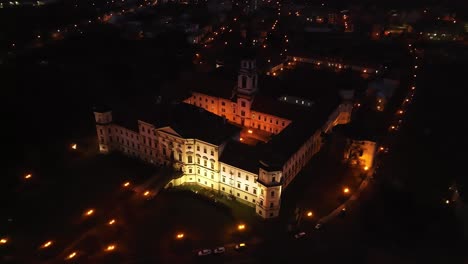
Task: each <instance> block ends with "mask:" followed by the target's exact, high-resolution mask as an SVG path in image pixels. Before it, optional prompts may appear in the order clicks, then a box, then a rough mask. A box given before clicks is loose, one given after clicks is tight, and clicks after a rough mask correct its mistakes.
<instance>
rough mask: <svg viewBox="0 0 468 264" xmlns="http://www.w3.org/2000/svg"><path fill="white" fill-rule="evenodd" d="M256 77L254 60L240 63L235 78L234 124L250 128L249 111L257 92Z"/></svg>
mask: <svg viewBox="0 0 468 264" xmlns="http://www.w3.org/2000/svg"><path fill="white" fill-rule="evenodd" d="M257 82H258V75H257V67H256V65H255V60H254V59H244V60H242V61H241V68H240V70H239V76H238V78H237V93H236V95H237V106H236V108H237V109H236V118H235V120H236V123H238V124H240V125H242V126H245V127H250V126H251V122H250V120H251V116H252V114H251V113H250V109H251V107H252V103H253V100H254V97H255V94H256V93H257V91H258V88H257Z"/></svg>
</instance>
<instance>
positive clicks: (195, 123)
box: [115, 103, 241, 145]
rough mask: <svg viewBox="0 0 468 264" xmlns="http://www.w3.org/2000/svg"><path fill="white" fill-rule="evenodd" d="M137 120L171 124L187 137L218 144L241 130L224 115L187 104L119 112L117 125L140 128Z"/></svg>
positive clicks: (157, 126)
mask: <svg viewBox="0 0 468 264" xmlns="http://www.w3.org/2000/svg"><path fill="white" fill-rule="evenodd" d="M120 113H122V114H120ZM123 117H124V118H123ZM137 120H141V121H144V122H146V123H149V124H153V125H154V126H155V127H156V128H162V127H167V126H169V127H171V128H172V129H173V130H175V131H176V132H177V133H178V134H180V135H181V136H182V137H184V138H194V139H200V140H203V141H205V142H208V143H211V144H214V145H219V144H221V143H222V142H224V141H226V140H228V139H229V138H232V137H234V136H235V135H236V134H238V133H239V132H240V130H241V129H240V128H239V127H236V126H234V125H231V124H229V123H226V122H225V121H224V119H223V118H222V117H220V116H217V115H215V114H213V113H210V112H208V111H205V110H203V109H201V108H198V107H196V106H193V105H190V104H186V103H178V104H153V105H150V106H146V107H141V108H139V109H136V110H133V111H132V110H130V109H128V111H125V112H123V111H122V112H121V111H117V116H116V118H115V122H116V123H117V124H119V125H122V126H124V127H127V128H130V129H133V130H135V131H138V121H137Z"/></svg>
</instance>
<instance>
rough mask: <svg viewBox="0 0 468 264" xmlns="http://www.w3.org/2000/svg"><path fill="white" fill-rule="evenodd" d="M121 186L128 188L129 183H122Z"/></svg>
mask: <svg viewBox="0 0 468 264" xmlns="http://www.w3.org/2000/svg"><path fill="white" fill-rule="evenodd" d="M122 186H123V187H128V186H130V182H124V183H123V184H122Z"/></svg>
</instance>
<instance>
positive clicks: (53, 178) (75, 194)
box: [0, 148, 157, 253]
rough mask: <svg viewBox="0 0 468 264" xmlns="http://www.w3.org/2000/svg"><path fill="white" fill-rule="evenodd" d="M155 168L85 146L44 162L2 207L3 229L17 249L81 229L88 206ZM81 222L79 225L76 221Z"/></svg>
mask: <svg viewBox="0 0 468 264" xmlns="http://www.w3.org/2000/svg"><path fill="white" fill-rule="evenodd" d="M156 172H157V168H155V167H152V166H149V165H145V164H143V163H141V162H139V161H137V160H133V159H129V158H127V157H123V156H121V155H118V154H111V155H97V154H95V153H94V154H93V151H92V150H90V149H86V148H83V150H81V149H78V150H77V151H73V152H72V151H69V152H68V153H67V154H66V156H65V157H63V159H62V160H61V162H60V163H47V164H42V166H41V168H40V170H38V171H37V173H36V174H34V175H33V178H32V179H31V180H30V181H24V182H23V183H22V185H20V187H19V188H18V189H17V190H16V192H15V194H14V195H13V196H12V197H10V199H9V200H8V201H7V203H6V204H5V206H4V208H3V210H2V213H1V214H2V220H3V219H8V218H9V219H12V221H10V222H8V223H7V224H5V225H2V227H1V230H0V233H1V234H8V235H9V236H10V237H12V239H14V240H15V241H16V242H15V245H21V247H22V248H21V249H20V248H17V250H18V251H23V253H24V251H27V250H30V249H33V248H35V247H37V245H38V244H39V243H42V242H43V241H44V240H46V239H49V238H51V237H55V238H62V239H65V238H64V236H67V235H70V234H72V233H73V232H67V230H69V229H70V228H71V227H73V229H74V230H75V231H76V229H78V228H81V227H82V225H81V223H80V219H81V217H82V214H83V212H84V210H86V209H87V208H91V207H92V208H96V211H97V212H99V211H103V210H107V209H108V205H107V204H108V202H109V200H112V199H113V198H115V197H116V195H117V196H118V195H120V194H121V184H122V182H123V181H125V180H127V179H132V180H133V181H142V180H143V179H145V178H148V177H150V176H151V175H153V174H154V173H156ZM77 224H78V226H77Z"/></svg>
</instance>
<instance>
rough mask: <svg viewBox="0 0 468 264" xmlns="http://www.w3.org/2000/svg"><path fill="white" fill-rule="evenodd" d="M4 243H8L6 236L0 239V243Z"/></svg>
mask: <svg viewBox="0 0 468 264" xmlns="http://www.w3.org/2000/svg"><path fill="white" fill-rule="evenodd" d="M6 243H8V238H5V237H4V238H1V239H0V244H6Z"/></svg>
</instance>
